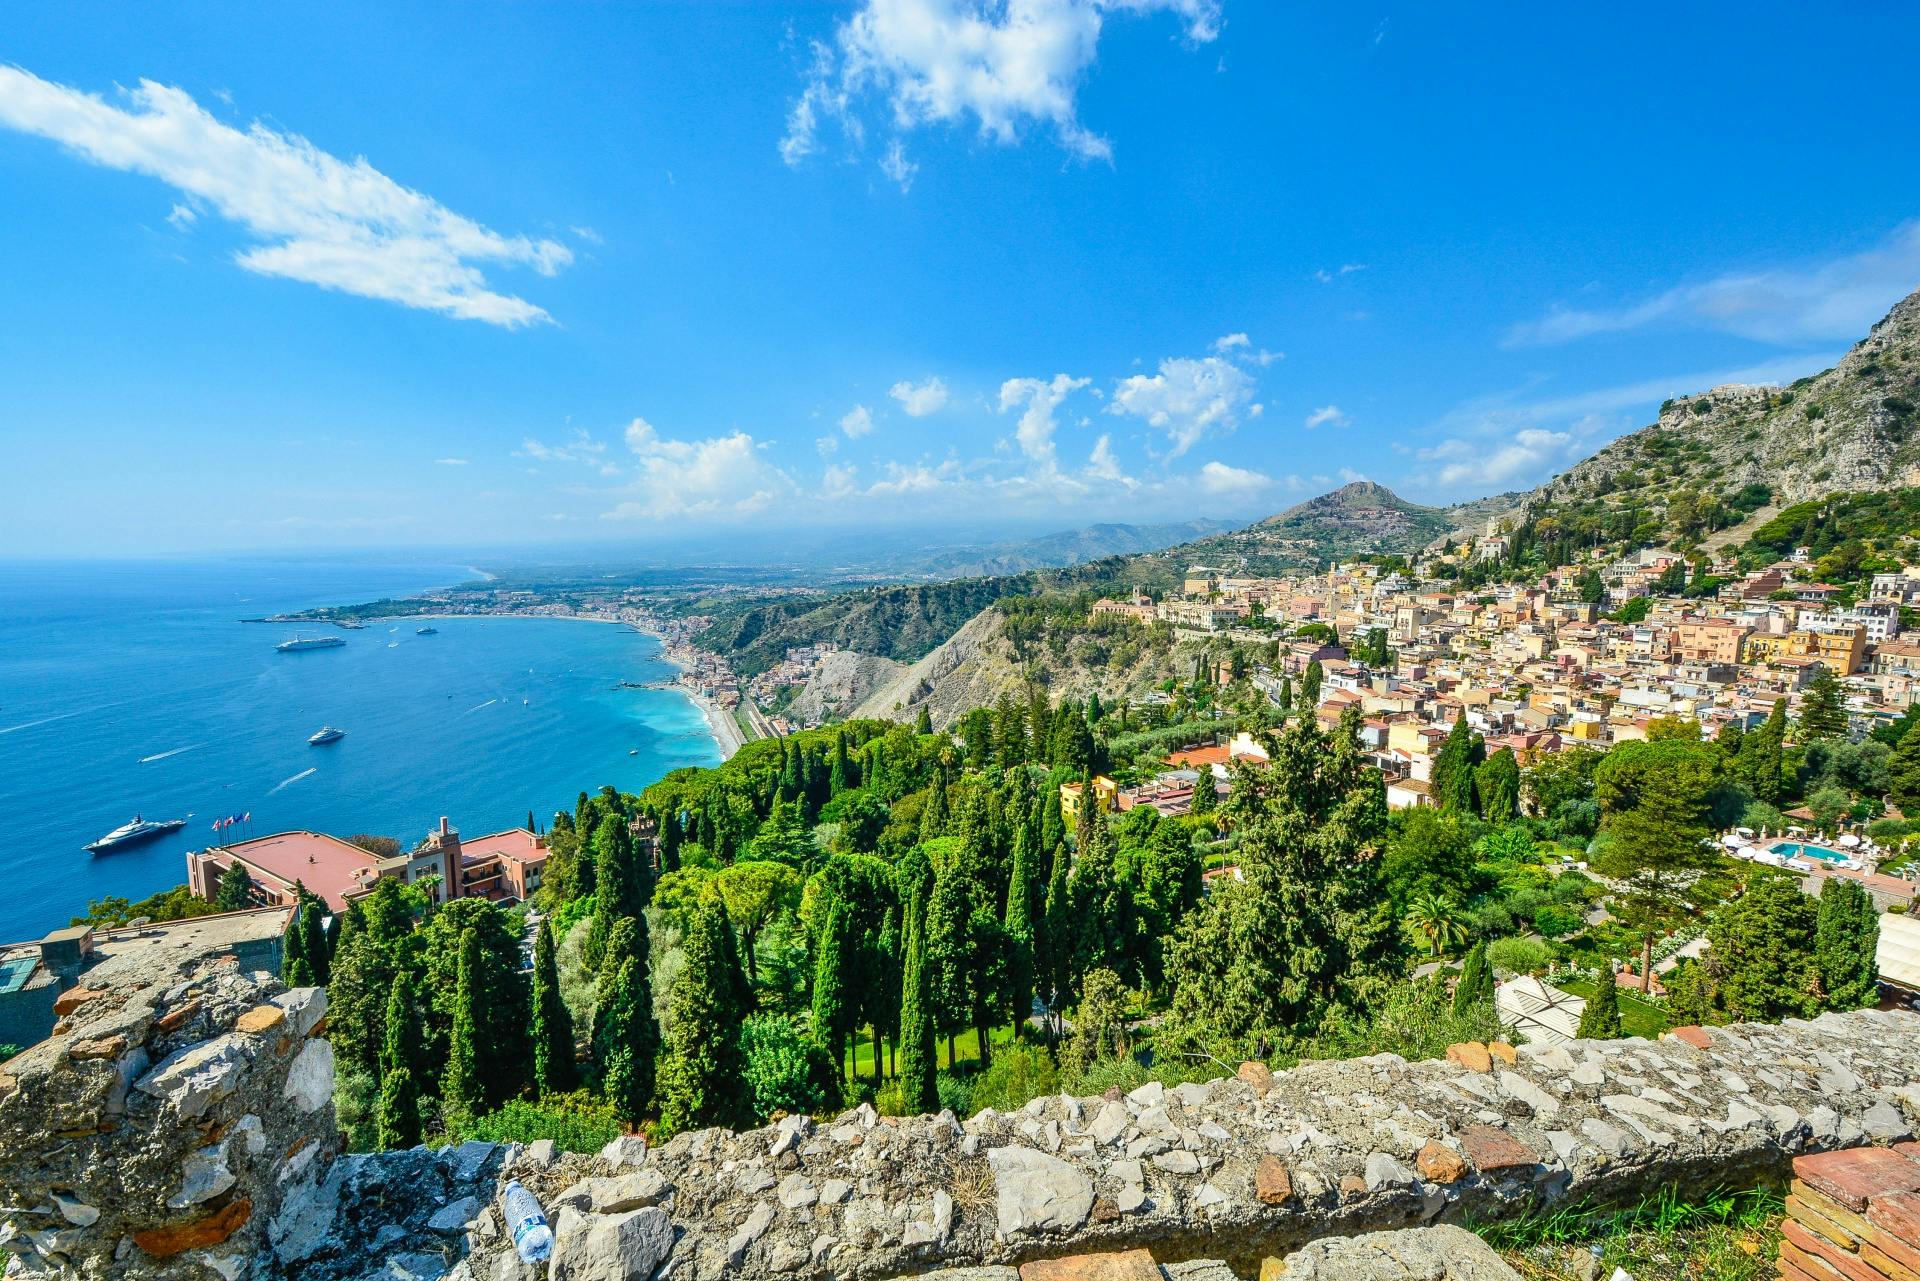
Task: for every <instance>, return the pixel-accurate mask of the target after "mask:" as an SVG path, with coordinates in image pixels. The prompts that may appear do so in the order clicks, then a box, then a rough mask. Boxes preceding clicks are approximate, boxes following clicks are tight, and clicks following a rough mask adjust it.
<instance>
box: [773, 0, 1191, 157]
mask: <svg viewBox="0 0 1920 1281" xmlns="http://www.w3.org/2000/svg"><path fill="white" fill-rule="evenodd" d="M1156 12H1165V13H1172V14H1174V15H1176V16H1177V17H1178V18H1179V19H1180V20H1181V22H1182V25H1183V29H1184V33H1185V35H1186V38H1187V40H1188V41H1189V42H1191V43H1193V44H1203V43H1206V42H1209V41H1211V40H1213V39H1215V38H1216V37H1218V35H1219V34H1220V0H995V2H992V3H985V4H983V3H979V2H978V0H862V2H861V4H860V6H859V8H858V9H857V10H856V11H855V12H854V14H853V16H852V17H850V18H848V19H847V20H846V21H845V22H842V23H841V24H840V25H839V26H838V27H837V28H836V30H835V32H834V38H833V42H832V43H831V44H827V43H820V42H816V43H815V44H814V45H813V46H812V50H813V57H812V62H811V65H810V67H809V68H808V72H807V83H806V86H805V87H804V88H803V89H802V91H801V93H800V96H799V97H798V98H797V99H795V101H794V103H793V106H792V108H791V109H790V110H789V111H788V113H787V132H786V135H785V137H783V138H782V139H781V142H780V154H781V156H782V158H784V159H785V160H786V162H787V163H788V164H790V165H793V164H798V163H799V162H800V161H801V160H802V159H804V158H805V157H807V156H809V155H813V154H815V153H816V152H818V151H819V150H821V142H820V137H819V135H820V130H821V127H822V125H823V124H824V123H825V122H826V121H828V120H832V121H834V122H835V123H837V124H838V125H839V126H840V128H841V130H842V131H843V132H844V133H845V134H846V135H847V137H848V139H849V141H851V142H853V143H854V144H855V145H857V144H858V142H859V141H860V138H861V135H862V133H863V126H862V124H861V118H860V114H859V111H858V110H857V106H858V104H859V103H860V102H861V100H863V99H865V98H866V97H868V96H869V95H873V96H877V97H879V98H882V99H884V100H885V101H886V103H887V104H888V106H889V108H890V109H891V110H890V114H891V124H892V126H893V128H894V129H895V130H896V131H905V130H908V129H913V128H916V127H918V126H922V125H928V124H954V123H958V122H960V121H964V120H972V121H973V122H974V123H975V124H976V125H977V126H978V128H979V131H980V134H981V136H982V137H984V138H989V139H992V140H993V141H995V142H999V143H1003V144H1010V143H1014V142H1017V141H1018V140H1019V138H1020V135H1021V132H1022V131H1023V130H1024V129H1026V128H1027V127H1029V126H1031V125H1040V126H1043V127H1048V128H1050V129H1051V130H1052V131H1053V133H1054V135H1055V136H1056V137H1057V138H1058V139H1059V141H1060V145H1061V146H1063V147H1065V148H1066V149H1067V150H1068V151H1070V152H1072V153H1073V154H1074V155H1076V156H1079V157H1081V158H1082V159H1088V160H1108V159H1111V158H1112V155H1113V147H1112V144H1111V143H1109V142H1108V141H1107V140H1106V139H1105V138H1103V137H1101V136H1100V135H1098V134H1096V133H1094V132H1092V131H1091V130H1089V129H1087V128H1086V127H1085V126H1084V125H1082V124H1081V123H1080V118H1079V111H1078V106H1077V101H1076V100H1077V98H1078V95H1079V90H1080V81H1081V79H1082V77H1083V76H1084V75H1085V73H1086V71H1087V69H1088V68H1089V67H1091V66H1092V65H1093V62H1094V59H1095V56H1096V54H1097V52H1098V49H1099V44H1100V31H1101V26H1102V24H1103V22H1104V20H1105V18H1106V15H1108V14H1110V13H1127V14H1146V13H1156ZM897 145H898V144H897V140H896V144H895V147H896V148H897ZM888 155H889V156H890V157H897V158H898V159H897V163H898V164H904V163H905V161H904V157H903V156H900V154H899V153H898V151H897V150H896V149H895V148H890V149H889V152H888ZM884 167H885V162H884V161H883V168H884ZM889 176H890V177H891V176H893V174H892V172H891V171H889ZM908 178H909V180H910V178H911V175H910V174H909V175H908ZM895 181H897V182H901V185H902V189H903V190H904V188H905V185H906V183H905V182H902V181H901V179H899V178H895Z"/></svg>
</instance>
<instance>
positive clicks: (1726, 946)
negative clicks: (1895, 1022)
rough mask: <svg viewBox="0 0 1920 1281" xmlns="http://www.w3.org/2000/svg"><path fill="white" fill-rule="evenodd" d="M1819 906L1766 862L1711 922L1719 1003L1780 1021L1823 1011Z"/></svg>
mask: <svg viewBox="0 0 1920 1281" xmlns="http://www.w3.org/2000/svg"><path fill="white" fill-rule="evenodd" d="M1819 914H1820V909H1819V905H1818V904H1816V903H1815V902H1814V901H1813V900H1812V899H1810V898H1808V897H1807V896H1806V895H1805V894H1804V893H1802V892H1801V890H1800V885H1799V882H1798V881H1797V880H1796V879H1795V878H1793V877H1791V876H1785V875H1781V874H1779V873H1775V872H1770V871H1768V870H1767V869H1765V868H1761V869H1759V870H1758V871H1757V872H1756V874H1755V875H1754V876H1753V877H1752V878H1751V879H1749V880H1748V882H1747V886H1746V890H1745V892H1744V893H1742V894H1741V895H1740V897H1739V898H1737V899H1734V900H1733V901H1732V902H1730V903H1728V904H1727V905H1726V906H1724V907H1722V908H1721V909H1720V912H1719V914H1718V915H1716V916H1715V917H1714V918H1713V922H1712V924H1710V925H1708V926H1707V955H1706V957H1705V958H1704V962H1705V965H1706V967H1707V971H1708V974H1709V975H1710V976H1711V979H1712V986H1713V991H1714V1003H1715V1005H1716V1006H1717V1007H1718V1008H1719V1009H1720V1010H1723V1011H1724V1012H1725V1013H1726V1014H1727V1016H1728V1017H1729V1018H1731V1019H1732V1020H1734V1021H1735V1022H1751V1023H1774V1022H1778V1021H1779V1020H1780V1019H1783V1018H1789V1017H1791V1018H1812V1017H1813V1016H1814V1015H1815V1014H1818V1013H1819V1012H1820V1008H1821V1004H1822V1002H1821V997H1820V991H1819V989H1820V981H1821V966H1820V959H1821V958H1820V957H1819V956H1818V955H1817V953H1816V950H1815V932H1816V929H1817V926H1818V921H1819Z"/></svg>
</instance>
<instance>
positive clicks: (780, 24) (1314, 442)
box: [0, 0, 1920, 555]
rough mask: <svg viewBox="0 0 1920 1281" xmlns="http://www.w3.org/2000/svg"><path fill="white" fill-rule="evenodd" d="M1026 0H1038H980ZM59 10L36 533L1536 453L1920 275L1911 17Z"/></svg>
mask: <svg viewBox="0 0 1920 1281" xmlns="http://www.w3.org/2000/svg"><path fill="white" fill-rule="evenodd" d="M1009 8H1011V9H1012V10H1014V11H1015V13H1016V16H1017V18H1018V19H1019V20H1018V21H1015V20H1013V19H1011V18H1009ZM1612 16H1613V15H1586V14H1579V13H1569V12H1544V13H1543V12H1532V11H1529V12H1528V13H1527V15H1526V20H1525V21H1524V22H1521V21H1516V19H1515V17H1514V15H1513V14H1512V13H1510V12H1477V13H1467V14H1450V15H1442V14H1437V13H1430V12H1425V11H1422V10H1420V9H1418V8H1410V7H1405V6H1392V5H1389V6H1383V7H1380V8H1378V9H1377V10H1367V11H1347V12H1324V13H1288V12H1282V11H1279V10H1278V9H1277V8H1276V7H1274V6H1258V5H1254V4H1252V3H1249V2H1248V0H1031V2H1030V3H1025V4H1016V5H1012V6H1008V5H1003V4H990V5H985V6H981V5H976V4H969V3H961V2H960V0H844V2H842V3H836V4H832V5H821V6H801V5H794V4H791V3H788V4H776V3H759V2H755V3H740V4H731V5H726V6H698V7H685V8H671V9H661V8H655V9H647V10H635V11H626V12H615V11H611V10H600V9H594V10H572V9H562V8H559V7H534V6H504V5H478V6H463V7H461V8H460V9H458V10H455V9H453V8H452V7H450V6H435V7H426V8H418V9H411V10H408V11H406V12H404V13H396V12H393V11H390V10H389V9H387V8H385V7H376V6H371V5H365V4H342V5H337V6H332V7H330V8H329V9H328V10H326V11H325V12H323V13H322V12H312V13H303V14H301V15H299V16H298V18H297V19H296V18H295V17H293V16H292V15H290V14H287V13H284V12H274V11H257V10H253V9H250V8H244V7H241V6H236V5H209V6H204V7H201V8H198V9H196V10H194V11H193V12H192V13H190V14H185V15H183V14H180V13H177V12H160V11H157V10H143V11H127V10H123V9H120V8H114V9H111V10H109V9H107V8H106V7H105V6H92V5H83V6H82V7H81V9H80V11H78V12H77V13H76V11H74V10H72V9H66V10H63V11H61V13H60V14H59V15H58V17H55V16H53V15H51V14H50V13H48V14H30V15H22V16H18V17H16V20H15V22H14V23H13V24H11V27H10V30H9V36H10V39H9V40H8V41H7V42H6V44H5V47H4V48H0V182H4V184H5V187H6V190H7V191H8V193H9V197H10V198H9V199H7V200H6V201H5V202H0V269H3V270H4V272H5V278H6V279H7V280H8V282H9V284H10V286H11V287H10V288H9V289H7V290H6V291H5V292H4V293H0V307H3V308H4V311H0V323H4V326H5V332H6V333H7V336H8V340H7V342H6V343H4V344H0V379H4V383H5V385H6V387H7V388H8V396H7V412H6V417H5V422H6V428H5V433H6V438H7V450H6V454H7V460H8V466H7V467H6V468H4V469H0V500H3V501H0V548H4V549H5V550H6V551H7V552H8V553H9V554H34V555H38V554H49V553H86V554H115V553H128V552H150V551H155V550H199V549H223V548H251V549H271V548H277V547H289V548H291V547H300V548H316V547H329V546H333V547H349V546H363V547H371V546H379V547H393V546H455V545H473V546H477V545H484V546H501V547H509V546H536V545H548V544H552V545H565V546H614V545H621V544H625V543H631V544H635V545H640V544H651V545H658V544H660V543H662V542H663V541H678V542H687V541H697V540H699V539H700V538H702V537H705V536H708V535H709V534H711V535H712V536H713V537H715V538H716V539H718V538H719V537H721V536H722V535H724V536H725V537H727V538H739V537H741V536H742V534H743V532H744V533H746V534H747V535H754V534H759V533H764V532H768V531H781V530H787V529H795V528H804V529H809V530H812V531H814V533H815V535H816V536H820V537H824V536H825V535H826V534H827V533H828V532H829V531H834V530H842V529H852V530H858V529H861V528H875V529H889V530H893V531H896V532H897V531H903V530H911V529H919V528H927V527H932V526H937V525H948V524H965V525H967V526H970V527H976V528H977V527H982V526H989V527H990V526H994V525H999V526H1001V527H1003V528H1005V529H1007V530H1009V531H1015V530H1017V531H1022V532H1041V531H1048V530H1058V529H1067V528H1072V527H1075V526H1080V525H1085V524H1088V523H1091V522H1095V521H1103V520H1124V521H1130V522H1136V523H1145V522H1157V521H1173V520H1186V519H1192V518H1196V517H1202V516H1205V517H1213V518H1220V519H1251V518H1256V517H1259V516H1264V515H1268V514H1271V513H1273V512H1277V511H1280V510H1281V509H1283V508H1285V507H1287V506H1289V505H1291V504H1293V503H1295V502H1298V501H1300V500H1301V499H1302V498H1305V497H1308V496H1311V495H1312V494H1314V493H1317V492H1321V491H1323V490H1327V489H1331V488H1333V487H1336V486H1337V485H1339V484H1341V483H1342V482H1343V481H1345V480H1350V479H1354V478H1356V477H1359V476H1365V477H1366V478H1368V479H1372V480H1375V481H1379V482H1380V483H1383V484H1386V485H1388V486H1390V487H1392V488H1393V489H1395V490H1396V491H1397V492H1399V493H1401V494H1402V495H1403V496H1405V497H1407V498H1409V499H1411V500H1414V501H1418V502H1426V503H1445V502H1450V501H1456V500H1460V499H1466V498H1474V497H1479V496H1482V495H1484V494H1488V493H1493V492H1498V491H1501V490H1506V489H1513V488H1520V487H1525V486H1530V485H1533V484H1536V483H1538V482H1539V481H1541V480H1543V479H1544V478H1546V477H1547V476H1548V475H1550V474H1552V473H1553V472H1554V471H1555V470H1557V469H1558V468H1560V467H1562V466H1564V465H1566V464H1568V463H1570V462H1572V461H1575V460H1577V459H1578V458H1580V457H1583V456H1585V455H1586V454H1588V453H1591V452H1592V451H1593V450H1594V449H1595V448H1597V447H1598V446H1600V445H1601V444H1604V443H1605V442H1606V441H1607V440H1609V439H1611V438H1612V437H1614V436H1616V435H1618V434H1620V433H1621V432H1623V431H1626V430H1631V429H1632V428H1634V427H1637V426H1639V425H1642V424H1644V423H1645V422H1647V421H1650V419H1651V417H1652V415H1653V412H1654V411H1655V409H1656V408H1657V406H1658V404H1659V403H1660V401H1661V400H1663V399H1665V398H1666V397H1667V396H1670V395H1674V394H1678V393H1684V392H1688V391H1696V390H1703V389H1705V388H1706V387H1708V386H1711V385H1715V384H1718V383H1724V382H1730V381H1787V380H1791V379H1793V378H1795V377H1799V376H1801V375H1803V374H1806V373H1809V372H1812V371H1815V370H1818V369H1820V368H1823V367H1825V366H1827V365H1829V364H1831V363H1832V361H1833V360H1834V359H1835V358H1836V357H1837V356H1838V355H1840V354H1841V353H1843V352H1844V351H1845V350H1846V349H1847V347H1848V346H1849V345H1850V344H1851V343H1852V342H1853V341H1854V340H1856V339H1857V338H1858V337H1860V336H1861V335H1862V334H1863V333H1864V332H1865V331H1866V329H1867V327H1868V326H1869V325H1870V324H1871V323H1872V322H1873V321H1874V320H1876V319H1878V318H1879V316H1880V315H1881V314H1883V313H1884V312H1885V311H1886V309H1887V308H1888V307H1889V306H1890V305H1892V304H1893V303H1894V302H1895V301H1897V300H1898V299H1899V298H1900V297H1902V296H1903V295H1905V294H1906V293H1908V292H1910V291H1911V290H1912V289H1914V288H1915V287H1916V285H1920V221H1916V218H1920V209H1916V208H1915V206H1914V196H1913V191H1912V186H1911V181H1910V178H1909V175H1910V174H1912V173H1913V172H1914V171H1915V169H1916V167H1917V166H1916V162H1920V140H1916V139H1915V138H1914V136H1913V135H1912V132H1911V131H1899V130H1894V131H1887V130H1862V129H1859V128H1857V127H1856V124H1857V122H1858V121H1861V120H1865V119H1873V120H1890V119H1897V118H1899V117H1900V113H1901V112H1902V111H1903V109H1904V108H1905V106H1906V103H1905V97H1906V95H1905V94H1904V93H1903V91H1902V90H1900V89H1899V85H1900V84H1902V83H1905V81H1906V78H1907V77H1908V75H1909V74H1910V68H1909V67H1908V65H1907V64H1908V63H1909V62H1910V57H1911V54H1910V51H1911V49H1912V48H1913V47H1914V46H1915V37H1916V36H1920V14H1915V13H1914V12H1912V11H1910V10H1902V9H1898V8H1895V9H1887V10H1872V11H1867V10H1862V11H1857V12H1849V11H1837V12H1829V11H1815V10H1808V9H1803V8H1799V7H1789V6H1785V5H1778V4H1772V5H1762V6H1758V7H1755V8H1751V9H1748V10H1746V11H1744V16H1743V18H1742V20H1741V21H1740V22H1738V23H1729V22H1727V21H1725V20H1724V19H1722V18H1721V17H1720V16H1719V15H1718V14H1715V13H1710V12H1700V13H1664V12H1663V13H1660V14H1659V15H1658V16H1657V18H1653V19H1648V20H1646V21H1641V22H1619V21H1611V22H1610V21H1609V20H1608V19H1609V18H1611V17H1612Z"/></svg>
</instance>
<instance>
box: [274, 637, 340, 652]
mask: <svg viewBox="0 0 1920 1281" xmlns="http://www.w3.org/2000/svg"><path fill="white" fill-rule="evenodd" d="M346 643H347V642H346V640H345V638H343V637H340V636H296V637H294V638H293V639H292V640H287V641H281V642H280V643H279V644H278V645H275V646H274V648H275V649H277V650H279V651H280V652H281V653H282V654H297V653H299V652H300V651H301V650H303V649H336V648H338V647H339V646H341V645H344V644H346Z"/></svg>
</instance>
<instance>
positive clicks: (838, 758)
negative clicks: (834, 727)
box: [827, 730, 853, 796]
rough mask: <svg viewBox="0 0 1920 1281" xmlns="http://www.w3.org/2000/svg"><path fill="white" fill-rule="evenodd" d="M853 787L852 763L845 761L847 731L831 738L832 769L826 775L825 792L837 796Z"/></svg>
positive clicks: (842, 731)
mask: <svg viewBox="0 0 1920 1281" xmlns="http://www.w3.org/2000/svg"><path fill="white" fill-rule="evenodd" d="M852 786H853V762H852V761H850V760H848V759H847V731H845V730H841V731H840V732H839V733H838V734H835V735H834V736H833V767H832V769H831V770H830V771H829V772H828V774H827V791H828V792H829V793H830V794H832V795H834V796H838V795H840V793H842V792H844V791H846V790H847V789H848V788H849V787H852Z"/></svg>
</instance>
